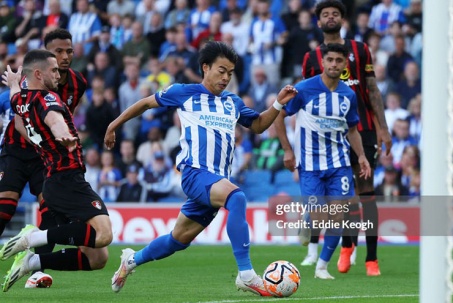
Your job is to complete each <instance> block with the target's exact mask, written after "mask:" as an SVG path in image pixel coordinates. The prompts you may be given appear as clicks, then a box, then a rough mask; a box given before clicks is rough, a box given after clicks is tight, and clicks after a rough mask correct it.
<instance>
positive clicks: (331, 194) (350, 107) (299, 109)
mask: <svg viewBox="0 0 453 303" xmlns="http://www.w3.org/2000/svg"><path fill="white" fill-rule="evenodd" d="M348 55H349V52H348V50H347V49H346V48H345V46H344V45H342V44H328V45H327V47H326V49H325V50H324V51H323V57H322V64H323V67H324V71H323V73H322V74H320V75H318V76H315V77H312V78H310V79H308V80H303V81H301V82H299V83H297V84H296V85H295V88H296V89H297V90H298V94H297V96H296V97H295V98H294V99H292V100H291V101H290V102H289V103H288V104H287V105H286V107H285V109H284V110H283V111H282V112H281V114H280V116H279V117H278V118H277V120H276V123H275V125H276V128H277V133H278V136H279V138H280V141H281V144H282V147H283V149H284V150H285V155H284V163H285V167H286V168H288V169H289V170H291V171H294V169H295V168H297V169H298V172H299V182H300V189H301V195H302V198H303V202H304V203H305V204H306V205H308V207H309V210H313V212H310V217H311V224H312V227H313V228H316V226H315V225H318V224H317V223H319V222H322V221H324V222H327V223H330V224H331V226H332V227H327V228H326V233H325V237H324V246H323V249H322V252H321V255H320V257H319V259H318V262H317V266H316V272H315V277H317V278H321V279H333V277H332V276H331V275H330V274H329V273H328V271H327V264H328V262H329V261H330V258H331V257H332V254H333V253H334V251H335V248H336V246H337V245H338V242H339V241H340V237H341V234H342V230H343V228H342V227H343V226H344V225H343V223H344V222H342V220H343V213H344V212H347V207H348V205H347V201H348V199H350V198H352V197H353V196H354V183H353V182H354V181H353V177H352V174H353V173H352V169H351V162H350V158H349V152H350V148H351V147H352V149H353V150H354V152H355V153H356V154H357V155H359V164H360V168H361V176H362V177H364V178H367V177H369V176H370V175H371V168H370V164H369V163H368V160H367V159H366V157H365V153H364V150H363V147H362V140H361V137H360V134H359V132H358V131H357V124H358V122H359V116H358V113H357V100H356V95H355V92H354V91H353V90H352V89H351V88H349V87H348V86H347V85H346V84H345V83H343V82H342V81H340V75H341V73H342V71H343V70H344V68H345V67H346V64H347V57H348ZM293 114H296V130H295V146H294V151H293V149H292V147H291V145H290V143H289V141H288V137H287V135H286V128H285V125H284V121H283V119H284V117H285V116H286V115H293ZM307 197H308V199H307ZM324 205H328V207H327V208H321V207H318V206H324ZM326 209H327V210H328V211H326ZM332 209H334V211H332ZM315 210H316V211H315ZM334 222H335V223H338V224H333V223H334ZM318 226H320V225H318ZM320 227H321V228H322V226H320Z"/></svg>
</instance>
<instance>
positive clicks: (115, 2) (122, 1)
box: [107, 0, 135, 17]
mask: <svg viewBox="0 0 453 303" xmlns="http://www.w3.org/2000/svg"><path fill="white" fill-rule="evenodd" d="M107 13H108V14H109V15H111V14H119V15H120V16H121V17H123V16H124V15H133V14H134V13H135V3H134V2H133V1H131V0H110V1H108V5H107Z"/></svg>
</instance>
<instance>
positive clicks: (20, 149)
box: [2, 69, 87, 161]
mask: <svg viewBox="0 0 453 303" xmlns="http://www.w3.org/2000/svg"><path fill="white" fill-rule="evenodd" d="M26 83H27V81H26V80H25V79H24V80H23V81H22V83H21V87H22V88H23V89H26V86H27V84H26ZM86 88H87V81H86V79H85V77H84V76H83V75H82V73H80V72H78V71H75V70H72V69H69V70H68V77H67V81H66V83H65V84H59V85H58V95H59V96H60V98H61V100H62V101H63V102H64V103H66V104H67V105H68V107H69V110H70V111H71V112H74V110H75V108H76V107H77V105H78V104H79V102H80V100H81V98H82V96H83V94H84V93H85V90H86ZM2 151H5V152H6V153H7V154H9V155H13V156H15V157H17V158H20V159H23V160H24V161H25V160H30V159H34V158H38V157H39V155H38V154H36V151H35V148H34V147H33V145H31V144H30V143H28V142H27V141H26V140H25V139H24V138H23V137H22V136H21V134H20V133H19V132H18V131H17V130H16V128H15V127H14V118H13V119H12V120H11V122H10V123H9V124H8V127H7V128H6V132H5V140H4V146H3V149H2Z"/></svg>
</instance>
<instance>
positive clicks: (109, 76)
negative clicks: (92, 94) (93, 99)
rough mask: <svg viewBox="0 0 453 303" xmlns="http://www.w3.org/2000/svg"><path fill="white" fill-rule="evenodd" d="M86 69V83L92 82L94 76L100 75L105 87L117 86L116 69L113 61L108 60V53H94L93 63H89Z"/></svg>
mask: <svg viewBox="0 0 453 303" xmlns="http://www.w3.org/2000/svg"><path fill="white" fill-rule="evenodd" d="M87 69H88V72H87V81H88V84H90V83H92V81H93V78H94V77H95V76H100V77H102V78H103V79H104V83H105V88H109V87H118V82H119V78H118V77H119V75H118V70H117V69H116V68H115V66H114V65H113V62H110V58H109V54H108V53H104V52H98V53H96V54H95V56H94V64H90V63H89V64H88V66H87Z"/></svg>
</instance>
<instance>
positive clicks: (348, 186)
mask: <svg viewBox="0 0 453 303" xmlns="http://www.w3.org/2000/svg"><path fill="white" fill-rule="evenodd" d="M299 184H300V192H301V194H302V199H303V202H304V203H307V200H308V199H314V198H316V199H317V202H316V203H317V204H319V205H324V204H326V203H327V202H328V201H332V200H347V199H349V198H351V197H353V196H354V179H353V177H352V168H351V167H349V166H348V167H340V168H332V169H328V170H318V171H302V170H301V169H299Z"/></svg>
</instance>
